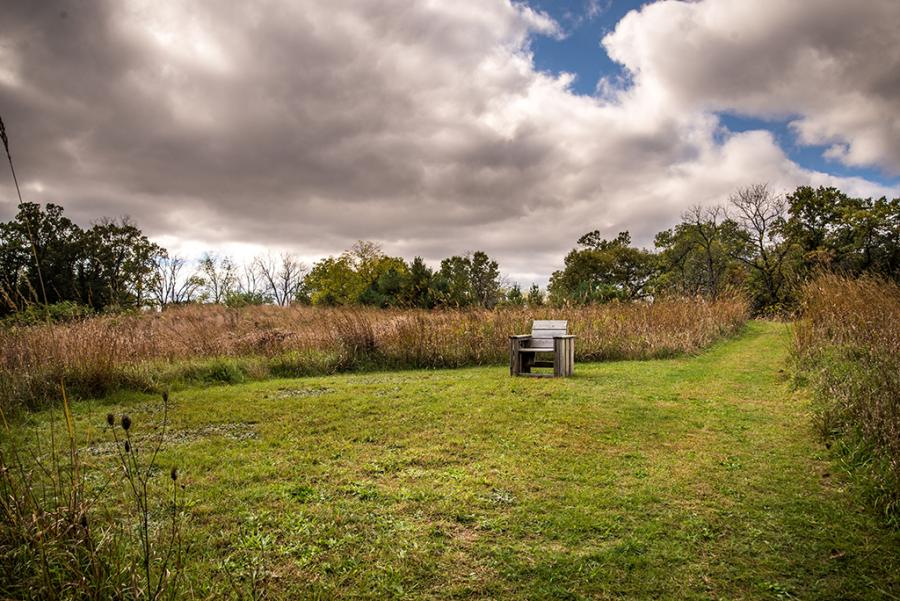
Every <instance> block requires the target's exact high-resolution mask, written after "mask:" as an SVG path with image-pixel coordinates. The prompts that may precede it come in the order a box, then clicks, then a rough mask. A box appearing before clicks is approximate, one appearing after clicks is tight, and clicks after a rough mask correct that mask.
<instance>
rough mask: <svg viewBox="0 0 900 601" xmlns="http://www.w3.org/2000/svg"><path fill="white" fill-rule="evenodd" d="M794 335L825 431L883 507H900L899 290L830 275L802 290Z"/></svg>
mask: <svg viewBox="0 0 900 601" xmlns="http://www.w3.org/2000/svg"><path fill="white" fill-rule="evenodd" d="M801 315H802V317H801V319H800V321H799V322H798V323H797V326H796V328H795V335H794V357H795V361H796V362H797V367H798V371H799V373H800V374H801V375H802V377H803V378H805V379H807V380H809V382H810V384H811V386H812V390H813V393H814V397H815V403H816V405H815V406H816V412H817V413H816V416H817V419H818V421H819V426H820V428H821V430H822V433H823V434H824V435H825V436H828V437H830V438H832V439H835V440H837V441H839V442H840V444H841V447H842V448H843V450H844V451H845V452H846V455H847V457H846V458H845V461H847V462H849V463H856V464H860V466H864V467H865V468H866V469H865V470H864V471H866V472H869V473H870V474H871V475H872V477H873V479H874V480H875V482H874V484H875V485H876V486H875V488H876V489H877V490H876V491H875V492H876V494H877V496H878V499H877V501H878V503H879V504H880V505H882V506H883V508H884V509H885V510H886V511H888V512H889V513H891V514H896V513H897V511H898V509H900V285H898V284H897V283H895V282H889V281H885V280H881V279H877V278H872V277H863V278H859V279H849V278H844V277H840V276H835V275H826V276H823V277H820V278H819V279H817V280H814V281H812V282H810V283H808V284H807V285H806V286H805V287H804V289H803V302H802V314H801Z"/></svg>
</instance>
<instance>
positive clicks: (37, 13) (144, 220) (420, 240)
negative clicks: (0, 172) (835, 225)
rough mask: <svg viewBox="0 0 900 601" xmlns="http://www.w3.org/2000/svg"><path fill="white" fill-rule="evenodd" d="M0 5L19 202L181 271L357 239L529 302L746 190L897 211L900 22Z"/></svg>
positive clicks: (819, 8) (869, 10) (302, 4)
mask: <svg viewBox="0 0 900 601" xmlns="http://www.w3.org/2000/svg"><path fill="white" fill-rule="evenodd" d="M3 4H4V8H3V14H2V19H0V115H2V116H3V119H4V121H5V122H6V125H7V129H8V133H9V137H10V144H11V147H12V148H11V149H12V152H13V158H14V160H15V162H16V167H17V169H18V174H19V177H20V182H21V183H22V184H23V190H22V192H23V195H24V197H25V200H27V201H34V202H54V203H58V204H62V205H63V206H64V207H65V208H66V212H67V214H69V215H70V216H71V217H73V218H74V219H75V220H76V221H78V222H80V223H82V224H87V223H89V222H90V221H92V220H94V219H97V218H98V217H100V216H104V215H105V216H120V215H130V216H131V217H132V218H134V219H135V220H136V221H137V222H138V224H139V225H140V226H141V227H142V228H143V229H144V231H145V232H147V233H148V234H150V235H151V236H152V237H153V238H154V239H156V240H158V241H160V242H162V243H163V244H164V245H165V246H167V247H168V248H170V249H172V250H175V251H178V252H181V253H185V254H188V255H196V254H199V252H201V251H203V250H206V249H211V250H218V251H224V252H228V253H231V254H234V255H237V256H239V257H240V256H247V255H252V254H254V253H256V252H259V250H260V249H261V248H263V247H271V248H273V249H278V250H281V249H290V250H292V251H294V252H296V253H298V254H300V255H302V256H303V257H305V258H306V259H307V261H312V260H314V259H315V258H317V257H321V256H323V255H326V254H331V253H338V252H340V251H341V250H343V249H345V248H347V247H349V246H350V245H351V244H352V243H353V241H354V240H357V239H369V240H376V241H379V242H381V243H382V244H383V246H384V248H385V250H386V251H388V252H389V253H392V254H397V255H401V256H404V257H406V258H408V259H409V258H412V257H413V256H415V255H422V256H424V257H425V258H426V259H429V260H430V261H437V260H439V259H440V258H442V257H445V256H448V255H451V254H460V253H464V252H466V251H468V250H476V249H482V250H485V251H487V252H488V253H489V254H490V255H492V256H494V257H495V258H497V259H498V260H499V261H500V264H501V268H502V270H503V272H504V273H505V274H507V275H508V276H509V277H510V278H511V279H512V280H518V281H520V282H522V283H523V284H528V283H530V282H531V281H533V280H537V281H542V282H543V281H545V280H546V277H547V276H548V275H549V273H550V272H551V271H553V270H554V269H557V268H559V267H560V265H561V262H562V257H563V256H564V255H565V253H566V251H567V250H568V249H570V248H572V246H573V245H574V242H575V240H576V239H577V237H578V236H579V235H581V234H583V233H584V232H586V231H590V230H593V229H600V230H601V231H604V232H607V233H608V234H610V235H615V234H616V233H617V232H618V231H621V230H625V229H627V230H630V231H631V232H632V237H633V239H634V240H635V241H636V242H638V243H640V244H643V245H650V244H652V237H653V234H654V233H655V232H657V231H659V230H660V229H663V228H666V227H669V226H671V225H672V224H673V223H674V222H676V221H677V219H678V217H679V215H680V214H681V212H682V211H684V210H685V209H686V208H687V207H689V206H691V205H696V204H715V203H720V202H723V201H724V200H725V199H727V197H728V195H729V194H730V193H731V192H733V191H734V190H735V189H737V188H739V187H741V186H744V185H748V184H751V183H757V182H768V183H769V184H770V185H771V187H772V188H773V189H774V190H775V191H789V190H791V189H793V188H794V187H795V186H797V185H799V184H813V185H820V184H824V185H834V186H838V187H840V188H842V189H843V190H845V191H847V192H849V193H851V194H854V195H864V196H882V195H888V196H892V197H893V196H898V195H900V33H898V32H900V2H897V0H864V1H860V2H848V1H847V0H806V1H790V2H787V1H785V0H754V1H753V2H748V1H747V0H700V1H698V2H676V1H672V0H662V1H659V2H651V3H642V2H638V1H625V0H571V1H568V2H564V1H562V0H532V1H530V2H510V1H509V0H453V1H452V2H449V1H446V0H329V1H328V2H322V1H321V0H245V1H242V2H239V3H238V2H234V3H232V2H221V1H219V0H192V1H174V0H173V1H162V0H137V1H135V0H108V1H102V0H96V1H76V0H70V1H64V0H63V1H58V2H51V1H42V2H34V1H32V0H6V1H5V2H4V3H3ZM16 202H17V200H16V197H15V192H14V189H13V188H12V185H11V180H10V178H9V177H8V173H7V175H5V176H2V177H0V219H3V220H6V219H9V218H10V217H11V216H12V215H13V214H14V212H15V204H16Z"/></svg>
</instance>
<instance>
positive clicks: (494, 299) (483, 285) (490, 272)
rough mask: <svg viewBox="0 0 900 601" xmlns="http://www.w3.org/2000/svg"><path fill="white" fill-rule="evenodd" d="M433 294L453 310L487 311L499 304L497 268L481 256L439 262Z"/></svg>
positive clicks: (474, 255)
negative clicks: (474, 307)
mask: <svg viewBox="0 0 900 601" xmlns="http://www.w3.org/2000/svg"><path fill="white" fill-rule="evenodd" d="M436 280H437V281H436V285H435V288H436V290H437V291H438V292H439V293H440V295H441V297H442V302H443V303H444V304H447V305H450V306H453V307H468V306H475V305H477V306H481V307H485V308H488V309H489V308H491V307H493V306H495V305H496V304H497V303H498V302H500V300H501V298H502V291H501V286H500V268H499V266H498V264H497V262H496V261H494V260H493V259H491V258H490V257H489V256H488V255H487V254H486V253H485V252H483V251H480V250H479V251H476V252H474V253H471V254H467V255H466V256H463V257H461V256H456V255H455V256H452V257H448V258H446V259H444V260H442V261H441V268H440V271H439V272H438V275H437V278H436Z"/></svg>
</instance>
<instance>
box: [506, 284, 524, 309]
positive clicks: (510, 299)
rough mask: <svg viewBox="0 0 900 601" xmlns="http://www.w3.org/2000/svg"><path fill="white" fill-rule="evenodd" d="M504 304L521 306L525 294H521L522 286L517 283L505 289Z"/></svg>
mask: <svg viewBox="0 0 900 601" xmlns="http://www.w3.org/2000/svg"><path fill="white" fill-rule="evenodd" d="M506 304H508V305H511V306H513V307H521V306H522V305H524V304H525V295H524V294H522V288H520V287H519V284H518V283H515V284H513V285H512V287H511V288H510V289H509V290H507V291H506Z"/></svg>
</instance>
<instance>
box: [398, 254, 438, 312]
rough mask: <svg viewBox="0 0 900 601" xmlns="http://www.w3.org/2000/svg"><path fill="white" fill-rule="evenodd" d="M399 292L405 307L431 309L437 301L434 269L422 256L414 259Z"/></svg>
mask: <svg viewBox="0 0 900 601" xmlns="http://www.w3.org/2000/svg"><path fill="white" fill-rule="evenodd" d="M398 294H399V297H400V302H401V304H402V305H403V306H405V307H419V308H422V309H430V308H432V307H434V306H435V304H436V303H437V299H436V296H437V295H436V291H435V290H434V271H432V269H431V268H430V267H428V265H426V264H425V261H424V260H423V259H422V257H416V258H415V259H413V261H412V263H411V264H410V266H409V273H408V274H407V275H406V277H405V278H404V279H403V283H402V286H401V289H400V291H399V293H398Z"/></svg>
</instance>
